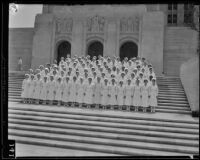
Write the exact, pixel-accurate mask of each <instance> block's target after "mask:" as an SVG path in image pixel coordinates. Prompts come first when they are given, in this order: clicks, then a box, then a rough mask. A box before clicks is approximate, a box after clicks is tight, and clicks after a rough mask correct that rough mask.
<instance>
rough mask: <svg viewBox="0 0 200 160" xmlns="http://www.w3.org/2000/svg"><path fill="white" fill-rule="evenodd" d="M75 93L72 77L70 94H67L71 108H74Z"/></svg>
mask: <svg viewBox="0 0 200 160" xmlns="http://www.w3.org/2000/svg"><path fill="white" fill-rule="evenodd" d="M76 92H77V85H76V76H74V77H73V82H71V86H70V94H69V102H71V107H74V106H75V102H76Z"/></svg>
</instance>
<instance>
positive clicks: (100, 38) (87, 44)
mask: <svg viewBox="0 0 200 160" xmlns="http://www.w3.org/2000/svg"><path fill="white" fill-rule="evenodd" d="M94 42H100V43H102V45H103V56H104V50H105V44H104V43H105V42H104V39H103V38H102V37H98V36H94V37H89V38H88V39H87V40H86V50H85V55H86V56H87V53H88V47H89V46H90V44H92V43H94Z"/></svg>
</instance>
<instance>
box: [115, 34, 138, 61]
mask: <svg viewBox="0 0 200 160" xmlns="http://www.w3.org/2000/svg"><path fill="white" fill-rule="evenodd" d="M126 42H133V43H135V44H136V45H137V47H138V56H140V53H139V46H138V40H137V39H136V38H133V37H125V38H121V39H120V41H119V48H118V56H119V57H120V48H121V46H122V45H123V44H125V43H126Z"/></svg>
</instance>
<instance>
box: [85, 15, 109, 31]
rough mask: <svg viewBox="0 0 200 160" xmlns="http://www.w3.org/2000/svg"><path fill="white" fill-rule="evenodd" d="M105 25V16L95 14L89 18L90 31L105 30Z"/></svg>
mask: <svg viewBox="0 0 200 160" xmlns="http://www.w3.org/2000/svg"><path fill="white" fill-rule="evenodd" d="M104 26H105V18H104V17H100V16H97V15H96V16H95V17H92V18H88V19H87V31H88V32H103V31H104Z"/></svg>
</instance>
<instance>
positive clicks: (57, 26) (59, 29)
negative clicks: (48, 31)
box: [56, 20, 61, 32]
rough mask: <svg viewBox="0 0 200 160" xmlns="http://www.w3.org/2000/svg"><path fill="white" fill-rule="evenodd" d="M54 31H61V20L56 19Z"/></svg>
mask: <svg viewBox="0 0 200 160" xmlns="http://www.w3.org/2000/svg"><path fill="white" fill-rule="evenodd" d="M56 29H57V30H56V31H57V32H61V21H60V20H57V23H56Z"/></svg>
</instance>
